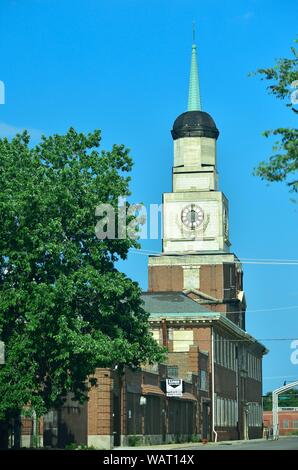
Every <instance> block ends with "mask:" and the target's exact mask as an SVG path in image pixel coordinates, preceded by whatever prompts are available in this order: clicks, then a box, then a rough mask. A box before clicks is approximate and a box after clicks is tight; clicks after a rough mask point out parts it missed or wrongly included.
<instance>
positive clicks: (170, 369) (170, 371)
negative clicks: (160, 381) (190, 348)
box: [167, 366, 178, 377]
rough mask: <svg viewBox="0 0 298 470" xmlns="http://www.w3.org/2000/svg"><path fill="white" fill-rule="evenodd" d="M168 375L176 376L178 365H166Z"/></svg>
mask: <svg viewBox="0 0 298 470" xmlns="http://www.w3.org/2000/svg"><path fill="white" fill-rule="evenodd" d="M167 372H168V377H178V366H167Z"/></svg>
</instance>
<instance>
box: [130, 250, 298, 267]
mask: <svg viewBox="0 0 298 470" xmlns="http://www.w3.org/2000/svg"><path fill="white" fill-rule="evenodd" d="M130 253H132V254H140V255H144V256H148V255H160V256H161V255H167V253H161V252H160V251H154V250H146V249H143V248H140V249H139V250H136V249H131V250H130ZM170 254H172V253H170ZM239 262H240V263H241V264H259V265H273V266H278V265H281V266H283V265H287V266H291V265H293V266H298V260H296V259H291V260H290V259H274V258H272V259H271V258H239Z"/></svg>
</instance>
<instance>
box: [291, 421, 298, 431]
mask: <svg viewBox="0 0 298 470" xmlns="http://www.w3.org/2000/svg"><path fill="white" fill-rule="evenodd" d="M292 428H293V429H298V419H294V420H293V421H292Z"/></svg>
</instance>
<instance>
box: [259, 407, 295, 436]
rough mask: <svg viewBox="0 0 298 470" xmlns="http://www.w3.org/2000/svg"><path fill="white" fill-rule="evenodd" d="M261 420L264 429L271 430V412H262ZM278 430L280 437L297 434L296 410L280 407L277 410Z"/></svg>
mask: <svg viewBox="0 0 298 470" xmlns="http://www.w3.org/2000/svg"><path fill="white" fill-rule="evenodd" d="M263 420H264V426H265V427H266V428H268V429H270V428H272V425H273V419H272V411H264V413H263ZM278 429H279V434H280V436H287V435H288V434H293V433H295V434H298V408H296V407H281V408H279V409H278Z"/></svg>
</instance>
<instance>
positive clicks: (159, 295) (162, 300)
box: [142, 292, 213, 316]
mask: <svg viewBox="0 0 298 470" xmlns="http://www.w3.org/2000/svg"><path fill="white" fill-rule="evenodd" d="M142 300H143V301H144V304H145V305H144V309H145V310H146V311H147V312H148V313H150V315H152V314H158V315H160V314H163V313H166V314H174V315H175V314H179V315H180V314H184V315H189V314H191V315H193V314H195V313H198V314H202V313H203V314H204V315H211V316H212V314H213V313H212V312H210V310H208V309H206V308H205V307H203V306H202V305H200V304H198V303H197V302H195V301H194V300H192V299H190V298H189V297H188V296H187V295H185V294H184V293H183V292H144V293H143V294H142Z"/></svg>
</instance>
